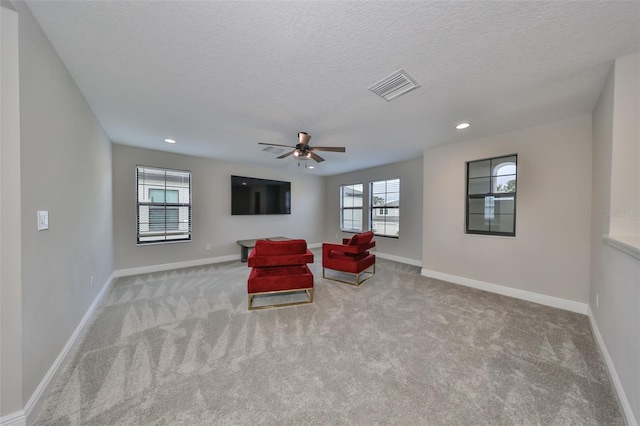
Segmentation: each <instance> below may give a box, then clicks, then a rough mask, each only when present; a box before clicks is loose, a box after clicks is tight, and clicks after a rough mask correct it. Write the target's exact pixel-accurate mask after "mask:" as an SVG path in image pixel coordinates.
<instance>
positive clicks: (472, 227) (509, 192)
mask: <svg viewBox="0 0 640 426" xmlns="http://www.w3.org/2000/svg"><path fill="white" fill-rule="evenodd" d="M517 168H518V156H517V154H514V155H509V156H505V157H496V158H490V159H486V160H478V161H469V162H467V212H466V232H467V234H486V235H505V236H511V237H514V236H515V235H516V182H517V178H516V175H517V173H516V172H517Z"/></svg>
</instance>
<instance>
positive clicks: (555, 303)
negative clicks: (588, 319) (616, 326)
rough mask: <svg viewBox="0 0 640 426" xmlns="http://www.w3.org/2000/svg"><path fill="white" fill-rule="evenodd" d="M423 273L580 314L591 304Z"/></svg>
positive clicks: (424, 271) (449, 276)
mask: <svg viewBox="0 0 640 426" xmlns="http://www.w3.org/2000/svg"><path fill="white" fill-rule="evenodd" d="M421 274H422V275H423V276H425V277H430V278H435V279H437V280H442V281H448V282H450V283H453V284H459V285H463V286H466V287H472V288H477V289H478V290H484V291H488V292H490V293H497V294H502V295H503V296H509V297H514V298H516V299H522V300H527V301H529V302H534V303H539V304H541V305H546V306H551V307H554V308H559V309H564V310H566V311H571V312H576V313H578V314H584V315H587V308H588V306H589V305H587V304H586V303H580V302H574V301H573V300H567V299H561V298H559V297H554V296H547V295H545V294H540V293H534V292H531V291H526V290H520V289H517V288H511V287H505V286H502V285H498V284H492V283H488V282H484V281H478V280H474V279H471V278H465V277H459V276H457V275H451V274H445V273H444V272H437V271H431V270H429V269H425V268H422V272H421Z"/></svg>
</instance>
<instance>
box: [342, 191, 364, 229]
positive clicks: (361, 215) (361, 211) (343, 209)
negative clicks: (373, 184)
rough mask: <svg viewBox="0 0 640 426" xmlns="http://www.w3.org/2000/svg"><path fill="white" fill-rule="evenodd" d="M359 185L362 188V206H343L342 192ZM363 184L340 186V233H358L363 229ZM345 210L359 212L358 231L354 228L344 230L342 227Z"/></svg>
mask: <svg viewBox="0 0 640 426" xmlns="http://www.w3.org/2000/svg"><path fill="white" fill-rule="evenodd" d="M358 185H360V186H361V187H362V205H361V206H359V207H358V206H347V207H345V206H344V190H345V188H347V187H354V186H358ZM364 206H365V203H364V183H362V182H356V183H348V184H342V185H340V231H342V232H349V233H358V232H362V231H363V229H364V218H365V216H364ZM345 210H351V211H353V210H360V217H361V219H360V229H356V228H345V227H344V211H345Z"/></svg>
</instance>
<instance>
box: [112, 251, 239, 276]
mask: <svg viewBox="0 0 640 426" xmlns="http://www.w3.org/2000/svg"><path fill="white" fill-rule="evenodd" d="M233 260H240V255H239V254H230V255H227V256H218V257H208V258H206V259H196V260H185V261H182V262H173V263H163V264H159V265H149V266H140V267H138V268H127V269H116V270H115V271H113V276H114V278H119V277H129V276H131V275H140V274H150V273H153V272H163V271H169V270H172V269H180V268H191V267H194V266H202V265H210V264H212V263H222V262H231V261H233Z"/></svg>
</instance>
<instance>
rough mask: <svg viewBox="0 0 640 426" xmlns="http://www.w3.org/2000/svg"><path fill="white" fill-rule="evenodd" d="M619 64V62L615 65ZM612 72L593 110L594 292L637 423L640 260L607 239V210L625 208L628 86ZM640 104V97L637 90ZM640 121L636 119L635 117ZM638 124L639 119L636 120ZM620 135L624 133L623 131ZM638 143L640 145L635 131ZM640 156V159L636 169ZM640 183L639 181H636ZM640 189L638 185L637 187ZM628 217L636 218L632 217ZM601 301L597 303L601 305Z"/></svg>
mask: <svg viewBox="0 0 640 426" xmlns="http://www.w3.org/2000/svg"><path fill="white" fill-rule="evenodd" d="M619 65H620V63H619V62H618V61H616V67H618V66H619ZM615 71H616V70H615V69H614V70H612V71H611V73H610V74H609V77H608V79H607V82H606V84H605V86H604V89H603V91H602V93H601V95H600V98H599V99H598V103H597V104H596V107H595V109H594V111H593V197H592V204H591V215H592V218H593V220H592V226H591V293H590V298H589V306H590V309H591V312H592V315H593V320H594V322H595V324H596V327H597V329H598V330H599V332H600V334H601V336H602V340H603V341H604V344H605V346H606V348H607V352H608V353H609V356H610V357H611V361H612V363H613V365H614V368H615V370H616V372H617V376H618V378H619V379H620V383H621V385H622V388H623V389H624V393H625V395H626V397H627V400H628V402H629V406H630V407H629V408H630V410H631V411H632V412H633V416H634V417H635V419H636V421H638V420H640V310H639V309H638V307H640V260H638V259H635V258H633V257H632V256H630V255H628V254H626V253H623V252H621V251H619V250H617V249H615V248H613V247H611V246H610V245H608V244H606V243H605V242H604V241H603V235H608V234H609V227H610V219H611V217H610V216H609V215H607V214H606V212H607V211H611V210H616V209H621V210H625V211H626V206H624V205H620V204H617V203H616V201H615V199H614V204H612V203H611V199H612V198H611V195H612V194H611V189H612V186H613V185H612V180H611V175H612V167H613V166H612V163H613V161H612V147H613V144H614V133H616V132H614V111H615V114H616V115H617V114H618V113H619V108H623V105H621V104H620V103H619V102H618V100H616V99H615V96H614V89H615V87H616V86H618V89H620V87H621V86H623V85H624V84H625V82H624V81H621V80H617V79H616V76H618V75H619V74H618V73H616V72H615ZM636 78H637V77H636ZM635 96H636V104H637V103H640V96H639V95H638V93H637V92H636V94H635ZM636 120H637V117H636ZM636 126H637V121H636ZM618 134H619V132H618ZM635 143H636V144H638V138H637V135H636V139H635ZM637 165H638V159H636V168H637ZM636 185H640V182H636ZM636 191H638V189H636ZM627 219H632V217H629V218H627ZM596 299H598V303H596Z"/></svg>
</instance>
